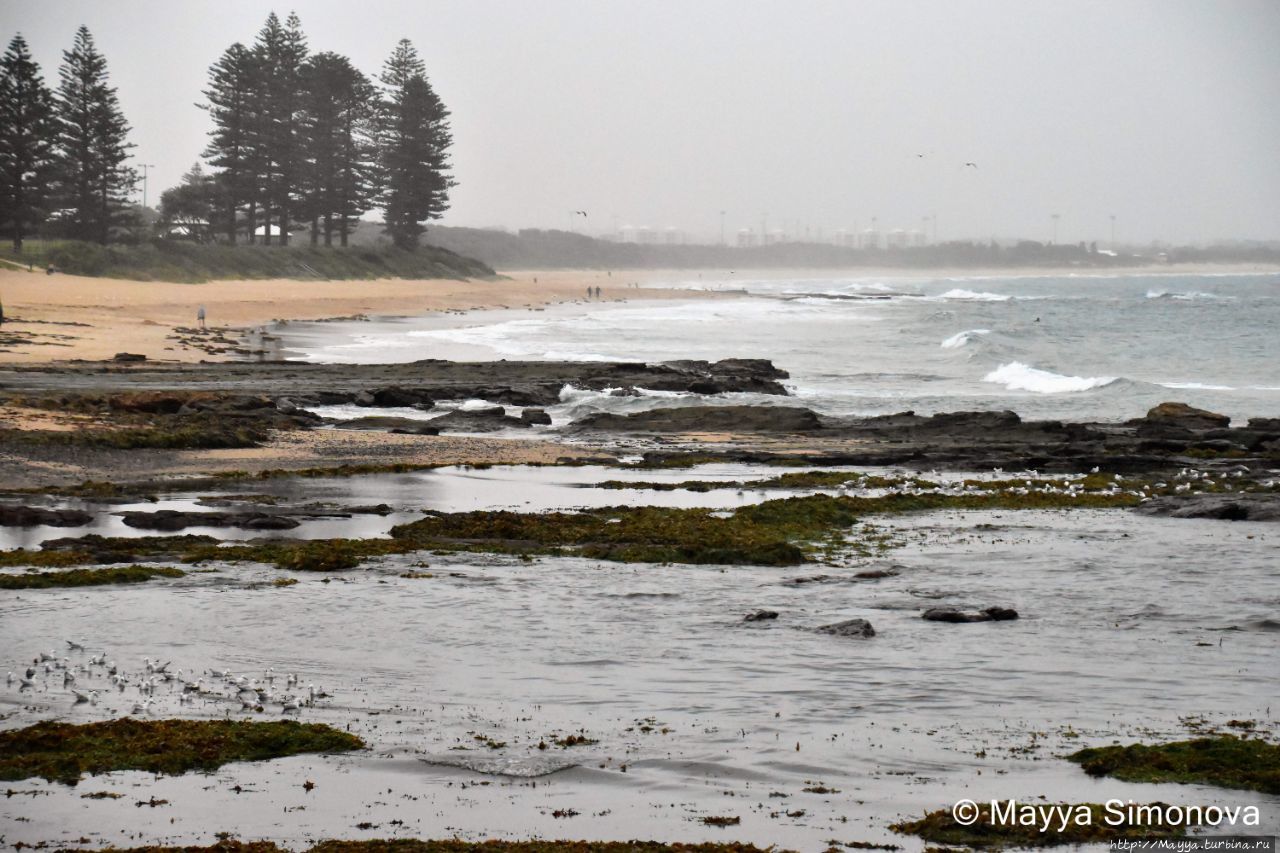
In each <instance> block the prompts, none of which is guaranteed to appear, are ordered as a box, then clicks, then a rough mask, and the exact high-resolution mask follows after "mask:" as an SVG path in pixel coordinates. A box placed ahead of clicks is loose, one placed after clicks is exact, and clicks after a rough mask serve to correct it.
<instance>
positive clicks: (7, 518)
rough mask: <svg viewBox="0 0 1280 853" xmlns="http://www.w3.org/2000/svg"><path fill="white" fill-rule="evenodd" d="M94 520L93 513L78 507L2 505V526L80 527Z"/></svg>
mask: <svg viewBox="0 0 1280 853" xmlns="http://www.w3.org/2000/svg"><path fill="white" fill-rule="evenodd" d="M92 520H93V514H92V513H89V512H84V511H83V510H78V509H48V508H46V507H39V506H0V527H79V526H81V525H83V524H88V523H89V522H90V521H92Z"/></svg>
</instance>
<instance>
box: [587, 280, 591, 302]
mask: <svg viewBox="0 0 1280 853" xmlns="http://www.w3.org/2000/svg"><path fill="white" fill-rule="evenodd" d="M587 298H588V299H590V298H591V285H589V284H588V285H587Z"/></svg>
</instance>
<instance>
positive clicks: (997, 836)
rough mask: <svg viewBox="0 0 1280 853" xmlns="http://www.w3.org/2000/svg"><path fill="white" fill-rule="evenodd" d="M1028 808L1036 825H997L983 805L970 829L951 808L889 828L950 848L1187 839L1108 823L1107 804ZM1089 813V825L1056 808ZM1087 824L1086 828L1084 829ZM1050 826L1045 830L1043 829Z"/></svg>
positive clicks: (1164, 829) (1168, 830) (1177, 832)
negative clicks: (1065, 817)
mask: <svg viewBox="0 0 1280 853" xmlns="http://www.w3.org/2000/svg"><path fill="white" fill-rule="evenodd" d="M1024 808H1034V809H1035V810H1036V821H1035V823H1034V825H1022V824H1021V823H1019V822H1005V821H1001V822H994V821H993V820H992V815H991V806H990V805H989V804H988V805H979V806H978V819H977V820H976V821H975V822H974V823H973V824H971V825H966V824H962V823H960V822H958V821H957V820H956V819H955V816H954V815H953V814H952V810H951V809H949V808H946V809H939V810H938V811H935V812H929V813H928V814H926V815H925V816H924V817H922V818H920V819H919V820H909V821H903V822H901V823H895V824H893V825H892V826H891V827H890V828H891V829H893V830H894V831H895V832H900V833H902V834H903V835H916V836H919V837H920V838H923V839H924V840H925V841H928V842H930V843H933V844H945V845H948V846H951V847H973V848H987V849H991V848H1001V847H1051V846H1054V845H1058V844H1100V843H1104V842H1109V841H1115V840H1116V839H1121V838H1181V837H1182V836H1184V835H1186V829H1185V827H1182V826H1174V825H1171V824H1164V823H1159V824H1155V823H1142V824H1138V823H1128V822H1122V823H1120V824H1119V825H1115V826H1113V825H1111V824H1110V823H1108V820H1109V819H1113V818H1109V816H1108V814H1107V813H1106V812H1105V811H1104V806H1102V805H1101V804H1098V803H1083V804H1052V803H1042V804H1038V805H1034V806H1033V805H1031V804H1027V805H1026V806H1024ZM1082 808H1084V809H1088V810H1089V813H1090V817H1089V819H1088V820H1087V822H1085V821H1075V820H1069V821H1066V826H1065V828H1064V827H1063V821H1062V820H1061V818H1060V817H1058V814H1060V812H1058V811H1057V810H1061V809H1065V810H1067V811H1068V813H1069V814H1071V815H1075V814H1077V812H1078V810H1080V809H1082ZM1082 823H1084V824H1085V825H1081V824H1082ZM1046 824H1047V825H1048V827H1049V828H1048V829H1047V830H1046V831H1043V832H1042V831H1041V827H1043V826H1045V825H1046Z"/></svg>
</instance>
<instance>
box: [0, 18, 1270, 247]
mask: <svg viewBox="0 0 1280 853" xmlns="http://www.w3.org/2000/svg"><path fill="white" fill-rule="evenodd" d="M272 9H275V10H276V11H277V12H278V13H279V14H280V16H281V17H282V18H283V17H284V16H285V15H287V14H288V12H289V11H290V10H295V11H297V12H298V14H299V15H300V16H301V18H302V23H303V28H304V30H305V31H306V33H307V36H308V38H309V42H310V46H311V48H312V50H333V51H337V52H340V53H344V54H346V55H348V56H350V57H351V58H352V60H353V61H354V62H355V64H356V65H357V66H358V67H360V68H361V69H363V70H364V71H365V72H366V73H368V74H371V75H372V74H375V73H376V72H377V71H378V70H379V69H380V67H381V65H382V62H383V60H384V59H385V58H386V56H387V54H389V53H390V51H391V49H392V47H393V46H394V45H395V42H396V41H397V40H398V39H400V38H409V39H411V40H412V41H413V42H414V44H415V45H416V46H417V47H418V50H419V51H420V53H421V54H422V56H423V58H424V59H425V61H426V63H427V70H428V74H429V76H430V78H431V81H432V84H433V85H434V87H435V89H436V91H437V92H438V93H439V94H440V96H441V98H442V99H443V100H444V102H445V104H446V105H447V106H448V107H449V108H450V109H451V110H452V112H453V130H454V139H455V142H454V149H453V165H454V173H455V177H456V179H457V181H458V186H457V188H456V189H455V190H454V191H453V196H452V209H451V210H450V212H449V213H448V214H447V215H446V218H445V220H444V221H445V223H446V224H452V225H472V226H490V225H501V226H506V227H510V228H519V227H558V228H566V227H569V225H570V223H571V221H573V222H574V227H575V228H577V229H578V230H584V229H586V230H590V231H593V232H594V231H608V230H611V229H613V228H614V226H615V225H618V226H621V225H633V226H641V225H645V226H649V227H653V228H665V227H668V226H674V227H677V228H680V229H684V230H686V231H688V232H690V233H691V234H695V235H699V236H702V237H705V238H711V239H718V235H719V230H720V219H721V216H720V211H722V210H723V211H725V212H726V213H725V216H724V220H725V225H726V227H727V229H728V231H729V232H730V235H732V232H734V231H736V230H737V229H738V228H742V227H751V228H756V229H758V228H760V227H761V224H762V222H767V227H768V228H769V229H770V230H773V229H775V228H779V227H785V228H786V229H787V230H788V231H789V232H791V233H792V234H797V235H800V236H803V235H804V233H805V229H806V228H807V229H809V233H810V235H811V236H816V235H817V233H818V230H819V229H821V230H822V232H823V233H824V234H830V233H831V232H832V231H834V230H835V229H839V228H847V229H863V228H867V227H869V226H870V225H871V223H872V218H873V217H875V218H876V220H877V222H878V225H879V227H880V228H881V229H882V230H887V229H890V228H907V229H911V228H922V227H926V224H925V217H929V216H932V215H934V214H935V213H936V215H937V231H938V236H939V237H940V238H941V239H952V238H957V237H978V238H987V237H990V236H992V235H995V236H1000V237H1011V236H1022V237H1030V238H1034V239H1041V240H1047V239H1049V238H1050V237H1051V236H1052V233H1053V223H1052V219H1051V215H1052V214H1054V213H1057V214H1059V216H1060V219H1059V221H1058V229H1059V231H1058V236H1059V239H1060V240H1061V241H1063V242H1074V241H1078V240H1093V239H1097V240H1100V241H1102V242H1104V243H1105V242H1107V240H1108V239H1109V236H1110V228H1111V220H1110V217H1111V216H1112V215H1114V216H1115V217H1116V223H1117V225H1116V227H1117V231H1118V236H1119V238H1120V240H1121V241H1128V240H1132V241H1147V240H1151V239H1163V240H1168V241H1173V242H1183V241H1201V240H1213V239H1219V238H1234V237H1241V238H1263V239H1280V2H1276V0H1196V2H1190V0H1187V1H1186V2H1184V0H1099V2H1049V0H1044V1H1043V2H1040V1H1039V0H980V1H979V0H973V2H964V0H940V1H939V2H923V0H919V1H917V2H911V1H910V0H885V2H865V0H857V2H855V1H854V0H845V2H834V0H833V2H818V0H787V2H756V0H680V2H674V1H673V2H666V0H646V2H626V3H624V2H602V0H581V2H575V1H574V0H538V2H527V0H503V2H497V0H467V1H466V2H462V0H458V2H448V3H445V2H429V0H340V2H332V1H331V0H297V2H292V3H279V4H272V3H267V2H247V0H243V1H242V2H235V0H222V2H217V3H195V2H174V0H165V2H159V0H112V2H102V0H38V2H37V0H0V36H2V37H3V40H4V43H5V45H7V44H8V41H9V40H10V38H11V37H12V36H13V34H14V33H15V32H21V33H22V34H23V35H24V36H26V39H27V41H28V43H29V44H30V46H31V48H32V51H33V52H34V54H35V57H36V59H37V61H38V62H39V63H40V65H41V68H42V70H43V72H44V74H45V79H46V81H47V82H49V83H50V84H51V85H53V84H55V83H56V80H57V68H58V65H59V63H60V59H61V51H62V50H64V49H66V48H68V47H69V46H70V44H71V41H72V37H73V35H74V33H75V29H76V27H77V26H79V25H80V24H85V25H87V26H88V27H89V29H90V30H91V31H92V33H93V35H94V37H95V39H96V41H97V44H98V47H99V49H100V50H101V51H102V52H103V53H104V54H105V56H106V58H107V61H108V64H109V68H110V70H111V74H112V79H113V81H114V83H115V85H116V86H117V87H118V89H119V94H120V101H121V103H122V105H123V107H124V110H125V113H126V116H127V118H128V119H129V121H130V122H131V123H132V125H133V136H132V139H133V141H134V142H135V143H136V144H137V146H138V147H137V149H136V154H137V155H138V158H139V161H140V162H146V163H150V164H154V165H155V168H154V169H153V170H151V180H150V184H149V188H150V201H151V202H152V203H154V202H155V201H156V199H157V198H158V195H159V191H160V190H162V189H163V188H165V187H167V186H171V185H173V184H175V183H176V182H177V181H178V179H179V176H180V175H181V173H182V172H183V171H185V170H186V169H187V168H188V167H189V166H190V165H191V163H192V162H193V161H195V160H196V159H197V157H198V155H199V153H200V151H201V149H202V148H203V147H204V144H205V138H206V133H207V131H208V130H209V125H208V121H207V116H206V114H205V113H204V112H202V111H201V110H199V109H197V108H196V107H195V103H196V102H197V101H200V100H201V95H200V91H201V90H202V89H203V88H204V86H205V81H206V75H207V70H208V67H209V65H210V64H211V63H212V62H214V61H215V60H216V59H217V58H218V56H219V55H220V54H221V53H222V51H223V50H225V49H226V48H227V47H228V46H229V45H230V44H231V43H232V42H235V41H242V42H245V43H250V42H252V40H253V38H254V36H255V35H256V33H257V31H258V29H259V28H260V27H261V25H262V22H263V20H264V18H265V17H266V15H267V13H268V12H269V11H271V10H272ZM917 154H925V155H926V156H924V157H923V158H921V157H917V156H916V155H917ZM966 162H974V163H976V164H977V165H978V168H976V169H974V168H966V167H964V166H963V164H964V163H966ZM575 209H585V210H587V212H588V214H589V216H588V219H587V220H586V222H585V223H584V221H583V219H582V217H577V219H576V221H574V220H571V216H570V212H571V211H572V210H575ZM932 229H933V225H932V223H929V224H928V225H927V230H929V231H932Z"/></svg>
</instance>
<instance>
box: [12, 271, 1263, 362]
mask: <svg viewBox="0 0 1280 853" xmlns="http://www.w3.org/2000/svg"><path fill="white" fill-rule="evenodd" d="M1267 269H1269V268H1264V267H1256V266H1253V265H1231V266H1224V265H1207V266H1206V265H1194V266H1192V265H1180V266H1178V267H1177V268H1176V272H1178V273H1187V274H1191V273H1226V272H1232V273H1252V272H1262V271H1267ZM1172 271H1175V270H1173V269H1172V268H1170V267H1167V266H1162V267H1148V268H1140V269H1125V270H1122V271H1116V272H1120V273H1123V274H1126V275H1133V274H1167V273H1170V272H1172ZM1055 272H1056V274H1063V273H1069V274H1078V275H1081V276H1096V275H1109V274H1111V273H1110V272H1108V271H1106V270H1083V271H1081V270H1066V271H1064V270H1058V271H1054V270H1046V269H1012V268H1010V269H990V270H988V269H937V270H909V269H876V268H865V269H863V268H860V269H856V270H851V271H848V273H847V274H849V275H853V276H855V277H857V278H859V279H875V278H882V279H886V280H894V279H896V280H919V279H924V278H932V279H938V278H956V279H963V278H971V277H982V276H1005V277H1020V276H1043V275H1052V274H1055ZM836 275H841V273H840V272H839V271H837V270H812V269H810V270H740V271H729V270H613V271H609V270H523V271H520V270H516V271H503V272H502V273H501V275H500V276H499V277H497V278H494V279H491V280H478V279H471V280H455V279H423V280H408V279H379V280H374V281H344V280H338V281H300V280H282V279H262V280H246V281H211V282H205V283H202V284H182V283H173V282H156V281H124V280H120V279H108V278H91V277H87V276H75V275H65V274H61V273H59V274H55V275H53V276H48V275H45V274H44V273H42V272H39V271H37V272H27V271H25V270H22V269H17V268H14V267H11V266H4V267H0V304H3V306H4V317H5V323H4V326H3V327H2V328H0V362H8V363H24V364H29V363H43V362H54V361H68V360H71V359H84V360H101V359H110V358H112V357H113V356H114V355H115V354H116V353H120V352H131V353H138V354H141V355H145V356H146V357H147V358H148V359H150V360H153V361H155V360H160V361H176V362H194V361H201V360H210V353H209V352H208V351H207V350H206V349H202V348H200V347H193V346H187V347H184V346H183V345H182V344H181V343H180V341H179V338H182V337H183V334H182V333H178V332H176V331H175V330H178V329H183V328H187V329H189V328H191V327H193V326H195V324H196V311H197V309H198V308H199V307H200V306H202V305H203V306H204V307H205V311H206V318H207V323H208V325H209V327H210V328H211V329H217V330H221V331H222V332H223V333H224V334H225V335H226V336H227V337H228V338H235V337H236V336H237V335H238V334H239V333H240V332H243V331H245V330H249V329H253V328H255V327H259V326H263V325H266V324H268V323H271V322H272V321H275V320H323V319H328V318H338V317H353V316H359V315H370V316H413V315H422V314H427V313H430V312H436V311H468V310H483V309H491V308H530V309H536V308H540V307H543V306H547V305H552V304H557V303H565V302H574V301H583V300H584V298H585V294H586V289H587V287H600V288H601V299H602V300H603V301H606V302H609V301H626V300H632V299H638V298H643V299H688V298H691V297H693V296H696V297H697V298H700V299H701V298H708V297H709V296H710V295H711V294H718V295H719V296H721V297H723V296H729V295H730V294H729V293H725V292H724V290H723V287H722V289H721V290H719V291H716V290H713V289H708V290H701V289H694V290H688V289H679V288H675V287H671V286H670V285H671V284H672V283H676V282H688V283H689V284H690V287H692V288H697V286H698V282H699V280H700V279H703V278H705V279H707V280H709V281H719V282H721V283H723V282H724V281H726V280H728V281H733V280H735V279H741V280H743V281H750V280H753V279H762V278H764V279H777V278H781V277H786V278H797V279H806V278H830V277H832V276H836ZM633 285H634V286H633ZM664 285H665V286H664ZM636 286H638V289H637V287H636Z"/></svg>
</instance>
